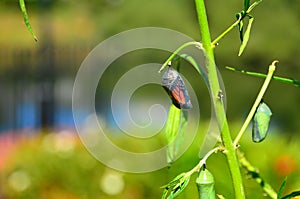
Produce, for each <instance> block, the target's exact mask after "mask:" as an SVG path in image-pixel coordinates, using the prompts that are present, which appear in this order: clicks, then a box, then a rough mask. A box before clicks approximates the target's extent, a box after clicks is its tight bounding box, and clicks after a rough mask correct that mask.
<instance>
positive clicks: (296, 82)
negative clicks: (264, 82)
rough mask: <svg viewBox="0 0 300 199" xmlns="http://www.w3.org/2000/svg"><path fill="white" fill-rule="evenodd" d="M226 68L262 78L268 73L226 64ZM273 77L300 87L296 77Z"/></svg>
mask: <svg viewBox="0 0 300 199" xmlns="http://www.w3.org/2000/svg"><path fill="white" fill-rule="evenodd" d="M226 69H228V70H231V71H235V72H240V73H244V74H247V75H251V76H256V77H262V78H266V77H267V75H266V74H262V73H256V72H251V71H246V70H242V69H237V68H233V67H228V66H226ZM272 78H273V79H274V80H277V81H280V82H284V83H288V84H293V85H294V86H297V87H299V88H300V81H297V80H294V79H291V78H285V77H278V76H273V77H272Z"/></svg>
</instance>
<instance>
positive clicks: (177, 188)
mask: <svg viewBox="0 0 300 199" xmlns="http://www.w3.org/2000/svg"><path fill="white" fill-rule="evenodd" d="M189 181H190V176H188V177H186V178H184V179H183V180H182V181H180V182H179V183H178V184H176V185H175V186H174V187H173V189H172V190H171V193H170V195H169V196H168V199H173V198H175V197H177V196H178V195H179V194H180V193H181V192H182V191H183V190H184V189H185V188H186V186H187V185H188V184H189Z"/></svg>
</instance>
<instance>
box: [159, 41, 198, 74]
mask: <svg viewBox="0 0 300 199" xmlns="http://www.w3.org/2000/svg"><path fill="white" fill-rule="evenodd" d="M188 46H199V47H201V43H200V42H196V41H190V42H187V43H184V44H182V45H181V46H179V48H177V49H176V50H175V51H174V52H173V53H172V55H171V56H170V57H169V58H168V59H167V60H166V61H165V63H163V65H162V67H161V68H160V69H159V71H158V72H159V73H160V72H161V71H162V70H163V69H164V68H165V67H166V66H167V65H168V63H169V62H170V61H172V60H173V59H174V58H175V57H176V55H178V53H179V52H180V51H182V50H183V49H184V48H186V47H188Z"/></svg>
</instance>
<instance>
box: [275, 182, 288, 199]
mask: <svg viewBox="0 0 300 199" xmlns="http://www.w3.org/2000/svg"><path fill="white" fill-rule="evenodd" d="M286 181H287V177H285V178H284V180H283V182H282V184H281V186H280V188H279V191H278V195H277V199H280V198H281V196H282V194H283V190H284V187H285V185H286Z"/></svg>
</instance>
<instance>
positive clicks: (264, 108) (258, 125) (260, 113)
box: [252, 102, 272, 142]
mask: <svg viewBox="0 0 300 199" xmlns="http://www.w3.org/2000/svg"><path fill="white" fill-rule="evenodd" d="M271 116H272V112H271V110H270V108H269V107H268V105H267V104H265V103H264V102H261V103H260V104H259V106H258V107H257V110H256V113H255V115H254V118H253V122H252V124H253V128H252V140H253V142H261V141H263V140H264V139H265V137H266V136H267V133H268V129H269V124H270V119H271Z"/></svg>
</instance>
